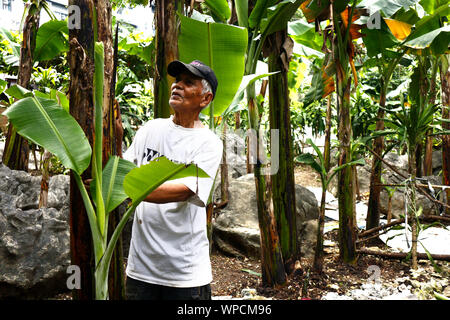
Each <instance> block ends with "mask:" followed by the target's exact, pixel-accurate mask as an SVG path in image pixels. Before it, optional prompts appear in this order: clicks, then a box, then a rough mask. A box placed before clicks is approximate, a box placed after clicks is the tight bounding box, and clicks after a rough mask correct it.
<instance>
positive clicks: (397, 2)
mask: <svg viewBox="0 0 450 320" xmlns="http://www.w3.org/2000/svg"><path fill="white" fill-rule="evenodd" d="M416 2H417V0H363V1H361V2H360V3H359V4H358V7H364V8H370V10H371V13H374V12H377V11H382V12H383V13H384V14H385V15H386V16H387V17H391V16H392V15H394V14H395V13H396V12H397V11H399V10H400V9H402V8H404V9H408V8H409V7H410V6H412V5H414V4H415V3H416Z"/></svg>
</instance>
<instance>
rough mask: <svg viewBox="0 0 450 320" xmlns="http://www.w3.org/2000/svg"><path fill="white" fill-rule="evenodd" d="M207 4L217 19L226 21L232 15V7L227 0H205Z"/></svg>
mask: <svg viewBox="0 0 450 320" xmlns="http://www.w3.org/2000/svg"><path fill="white" fill-rule="evenodd" d="M205 4H206V5H207V6H208V7H209V9H210V10H211V13H212V15H213V16H214V17H215V18H216V19H217V20H219V21H221V22H225V23H226V22H227V20H228V19H229V18H230V17H231V9H230V7H229V6H228V1H227V0H205Z"/></svg>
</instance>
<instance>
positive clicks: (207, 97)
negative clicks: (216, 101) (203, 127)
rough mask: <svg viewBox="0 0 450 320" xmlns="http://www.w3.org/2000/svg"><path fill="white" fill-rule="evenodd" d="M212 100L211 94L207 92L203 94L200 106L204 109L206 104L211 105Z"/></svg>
mask: <svg viewBox="0 0 450 320" xmlns="http://www.w3.org/2000/svg"><path fill="white" fill-rule="evenodd" d="M212 99H213V94H212V93H211V92H207V93H206V94H205V96H204V97H203V99H202V102H200V106H201V107H202V108H204V107H206V106H207V105H208V104H210V103H211V101H212Z"/></svg>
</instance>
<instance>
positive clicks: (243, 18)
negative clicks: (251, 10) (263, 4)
mask: <svg viewBox="0 0 450 320" xmlns="http://www.w3.org/2000/svg"><path fill="white" fill-rule="evenodd" d="M234 4H235V6H236V15H237V18H238V24H239V25H240V26H241V27H245V28H247V27H248V0H235V1H234Z"/></svg>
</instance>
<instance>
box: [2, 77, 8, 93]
mask: <svg viewBox="0 0 450 320" xmlns="http://www.w3.org/2000/svg"><path fill="white" fill-rule="evenodd" d="M7 87H8V82H6V81H5V80H3V79H0V94H2V93H3V91H5V89H6V88H7Z"/></svg>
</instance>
